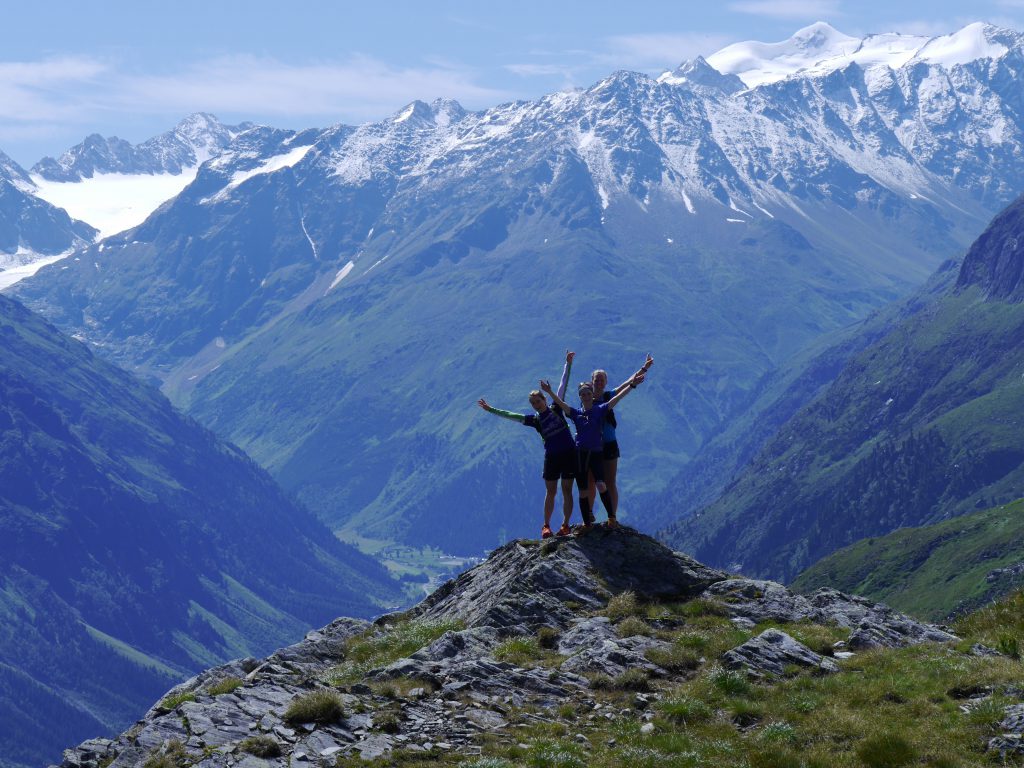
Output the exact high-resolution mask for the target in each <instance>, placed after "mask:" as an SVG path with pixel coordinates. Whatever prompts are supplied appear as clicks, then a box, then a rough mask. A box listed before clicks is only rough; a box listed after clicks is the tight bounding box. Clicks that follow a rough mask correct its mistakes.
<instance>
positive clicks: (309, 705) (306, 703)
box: [284, 689, 345, 725]
mask: <svg viewBox="0 0 1024 768" xmlns="http://www.w3.org/2000/svg"><path fill="white" fill-rule="evenodd" d="M344 714H345V713H344V710H343V709H342V706H341V697H340V696H338V694H337V693H335V692H334V691H328V690H323V689H321V690H319V691H313V692H312V693H307V694H304V695H302V696H298V697H296V698H295V699H293V700H292V703H291V704H289V705H288V709H287V710H286V711H285V713H284V720H285V722H287V723H289V724H292V725H295V724H298V723H320V724H321V725H326V724H328V723H336V722H338V721H339V720H341V718H342V717H343V716H344Z"/></svg>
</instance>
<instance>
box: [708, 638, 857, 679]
mask: <svg viewBox="0 0 1024 768" xmlns="http://www.w3.org/2000/svg"><path fill="white" fill-rule="evenodd" d="M722 662H723V663H724V664H725V666H726V667H728V668H729V669H746V670H747V671H748V672H749V673H750V674H752V675H754V676H756V677H763V676H765V675H777V676H780V675H783V674H784V673H785V671H786V667H787V666H791V665H797V666H800V667H808V668H811V669H815V670H817V671H819V672H825V673H834V672H838V671H839V666H838V665H837V664H836V663H835V662H834V661H832V659H829V658H826V657H824V656H820V655H819V654H817V653H815V652H814V651H812V650H811V649H810V648H808V647H807V646H806V645H804V644H803V643H799V642H797V641H796V640H794V639H793V638H792V637H790V636H789V635H787V634H786V633H785V632H782V631H780V630H778V629H767V630H765V631H764V632H762V633H761V634H760V635H758V636H757V637H754V638H751V639H750V640H748V641H747V642H745V643H743V644H742V645H740V646H737V647H736V648H733V649H732V650H731V651H726V652H725V653H724V654H723V655H722Z"/></svg>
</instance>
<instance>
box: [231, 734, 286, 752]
mask: <svg viewBox="0 0 1024 768" xmlns="http://www.w3.org/2000/svg"><path fill="white" fill-rule="evenodd" d="M238 748H239V749H240V750H242V751H243V752H248V753H249V754H250V755H255V756H256V757H280V756H281V745H280V744H278V743H277V741H275V740H274V739H273V738H272V737H270V736H265V735H264V736H250V737H249V738H248V739H245V740H244V741H242V742H240V743H239V745H238Z"/></svg>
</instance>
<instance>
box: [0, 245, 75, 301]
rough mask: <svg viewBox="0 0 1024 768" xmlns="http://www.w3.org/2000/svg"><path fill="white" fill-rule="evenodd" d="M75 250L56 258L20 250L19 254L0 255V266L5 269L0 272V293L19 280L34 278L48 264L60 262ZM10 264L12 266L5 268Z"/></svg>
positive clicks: (23, 249) (59, 254)
mask: <svg viewBox="0 0 1024 768" xmlns="http://www.w3.org/2000/svg"><path fill="white" fill-rule="evenodd" d="M73 250H74V249H72V250H67V251H64V252H63V253H58V254H57V255H56V256H40V255H38V254H36V253H35V252H33V251H29V250H26V249H25V248H19V249H18V252H17V253H13V254H4V253H0V266H3V267H4V269H3V271H2V272H0V291H2V290H3V289H4V288H9V287H11V286H12V285H14V284H15V283H16V282H18V281H19V280H24V279H25V278H26V277H32V275H34V274H35V273H36V272H38V271H39V270H40V269H42V268H43V267H45V266H46V265H47V264H53V263H54V262H55V261H60V260H61V259H63V258H64V257H65V256H68V255H70V254H71V253H72V251H73ZM7 264H10V266H5V265H7Z"/></svg>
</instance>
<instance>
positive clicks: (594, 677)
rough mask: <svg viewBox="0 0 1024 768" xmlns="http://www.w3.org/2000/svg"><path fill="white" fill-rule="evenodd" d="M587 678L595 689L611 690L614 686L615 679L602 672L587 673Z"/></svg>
mask: <svg viewBox="0 0 1024 768" xmlns="http://www.w3.org/2000/svg"><path fill="white" fill-rule="evenodd" d="M587 679H588V680H590V687H591V688H593V689H594V690H595V691H611V690H614V688H615V681H614V680H612V679H611V677H610V676H608V675H606V674H604V672H598V673H596V674H591V675H587Z"/></svg>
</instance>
